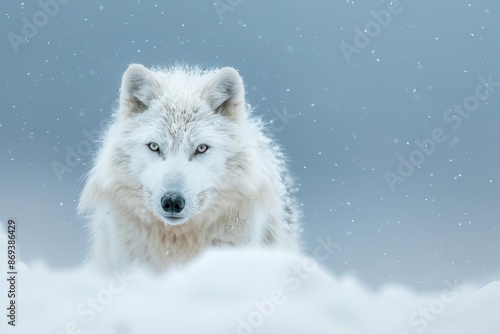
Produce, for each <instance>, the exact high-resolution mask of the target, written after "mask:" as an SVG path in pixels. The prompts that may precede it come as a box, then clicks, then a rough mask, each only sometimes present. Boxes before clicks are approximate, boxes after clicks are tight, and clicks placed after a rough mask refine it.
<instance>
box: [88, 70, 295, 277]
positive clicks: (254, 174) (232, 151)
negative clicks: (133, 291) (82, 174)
mask: <svg viewBox="0 0 500 334" xmlns="http://www.w3.org/2000/svg"><path fill="white" fill-rule="evenodd" d="M293 192H294V190H293V186H292V184H291V181H290V177H289V175H288V173H287V170H286V168H285V163H284V157H283V154H282V152H281V151H280V150H279V148H278V146H277V145H276V144H275V143H274V142H273V141H272V140H270V139H269V138H268V137H267V136H266V135H265V134H264V132H263V125H262V122H261V121H260V120H259V119H256V118H255V117H253V116H252V115H251V109H250V106H249V105H248V104H246V103H245V97H244V87H243V82H242V79H241V77H240V75H239V74H238V72H237V71H236V70H235V69H233V68H228V67H226V68H222V69H215V70H209V71H203V70H201V69H199V68H189V67H183V66H175V67H173V68H171V69H160V68H158V69H151V70H150V69H147V68H145V67H144V66H142V65H138V64H132V65H130V66H129V67H128V69H127V70H126V72H125V74H124V75H123V78H122V84H121V91H120V99H119V107H118V109H117V111H116V112H115V115H114V119H113V122H112V124H111V126H110V127H109V129H108V130H107V133H106V135H105V137H104V139H103V143H102V147H101V148H100V150H99V152H98V154H97V156H96V160H95V164H94V167H93V168H92V170H91V171H90V173H89V175H88V179H87V181H86V184H85V187H84V189H83V191H82V195H81V198H80V203H79V211H80V212H81V213H83V212H88V213H91V215H92V224H91V228H92V234H93V242H94V249H93V252H94V254H93V256H94V258H95V259H96V260H97V261H98V262H100V264H101V265H104V266H105V267H106V268H108V269H111V268H117V267H123V266H126V265H128V264H130V263H132V262H134V263H139V264H144V265H146V266H148V267H150V268H152V269H153V270H156V271H160V270H163V269H165V268H167V267H168V266H170V265H172V264H181V263H184V262H186V261H187V260H189V259H191V258H193V257H194V256H196V255H197V254H199V253H200V252H201V251H202V250H204V249H205V248H207V247H211V246H240V245H262V246H265V247H266V246H267V247H284V248H287V249H291V250H299V249H300V242H299V234H300V231H299V230H300V227H299V218H300V210H299V209H298V207H297V204H296V203H295V200H294V198H293Z"/></svg>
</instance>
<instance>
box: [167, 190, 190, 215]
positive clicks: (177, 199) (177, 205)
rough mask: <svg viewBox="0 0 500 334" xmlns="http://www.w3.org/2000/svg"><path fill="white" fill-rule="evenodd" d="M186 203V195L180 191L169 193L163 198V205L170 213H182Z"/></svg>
mask: <svg viewBox="0 0 500 334" xmlns="http://www.w3.org/2000/svg"><path fill="white" fill-rule="evenodd" d="M185 203H186V201H185V200H184V197H182V196H181V195H180V194H178V193H167V194H165V195H164V196H163V197H162V198H161V207H162V209H163V211H165V212H166V213H169V214H176V213H181V212H182V210H183V209H184V204H185Z"/></svg>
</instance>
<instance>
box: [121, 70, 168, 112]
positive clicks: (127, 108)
mask: <svg viewBox="0 0 500 334" xmlns="http://www.w3.org/2000/svg"><path fill="white" fill-rule="evenodd" d="M160 92H161V89H160V84H159V83H158V81H157V80H156V78H155V77H154V74H153V72H151V71H150V70H148V69H147V68H146V67H144V66H143V65H140V64H131V65H129V67H128V68H127V70H126V71H125V73H124V74H123V78H122V85H121V89H120V107H121V109H122V111H123V112H125V113H126V115H131V114H133V113H135V112H141V111H144V110H146V109H147V108H148V106H149V104H150V102H151V101H152V100H153V99H155V98H157V97H158V96H159V94H160Z"/></svg>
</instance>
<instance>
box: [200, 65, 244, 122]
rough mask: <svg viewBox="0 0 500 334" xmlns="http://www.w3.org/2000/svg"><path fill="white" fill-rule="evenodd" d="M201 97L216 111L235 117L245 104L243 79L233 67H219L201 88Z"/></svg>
mask: <svg viewBox="0 0 500 334" xmlns="http://www.w3.org/2000/svg"><path fill="white" fill-rule="evenodd" d="M201 97H202V98H203V99H204V100H205V101H207V102H208V104H209V105H210V107H212V109H213V110H215V111H216V112H218V113H220V114H221V115H224V116H228V117H231V118H233V119H236V118H237V117H238V112H239V111H240V109H241V108H242V107H243V106H244V104H245V88H244V87H243V80H241V77H240V75H239V74H238V72H237V71H236V70H235V69H234V68H232V67H224V68H221V69H220V70H218V71H217V72H215V74H214V75H213V77H212V78H211V79H210V81H209V82H208V83H207V84H206V86H205V87H204V88H203V89H202V92H201Z"/></svg>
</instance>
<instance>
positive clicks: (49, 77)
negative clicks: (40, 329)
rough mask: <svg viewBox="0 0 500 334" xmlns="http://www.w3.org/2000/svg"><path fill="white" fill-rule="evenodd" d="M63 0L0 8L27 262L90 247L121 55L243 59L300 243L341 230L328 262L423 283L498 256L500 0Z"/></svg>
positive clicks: (11, 157)
mask: <svg viewBox="0 0 500 334" xmlns="http://www.w3.org/2000/svg"><path fill="white" fill-rule="evenodd" d="M59 1H60V2H57V4H58V5H57V6H54V5H53V4H54V2H52V1H46V2H44V0H42V2H41V3H42V4H43V3H47V4H50V5H41V4H40V3H38V2H36V1H32V2H22V1H8V2H5V3H3V4H2V7H1V9H0V14H1V19H0V28H1V29H0V33H1V34H2V37H3V39H2V44H1V48H0V67H1V73H2V76H1V77H0V87H1V88H2V90H1V93H0V96H1V100H2V105H3V111H2V113H1V114H0V139H1V141H0V161H1V164H0V175H1V178H0V196H1V200H0V214H1V215H0V219H1V220H3V221H5V220H6V219H7V218H8V217H15V218H16V219H17V220H18V225H19V240H20V241H19V242H20V249H21V256H22V257H24V258H25V259H26V260H28V262H30V261H33V260H35V259H43V260H44V261H45V262H48V263H50V264H52V265H54V266H69V265H76V264H78V263H81V262H82V261H83V260H84V259H85V254H86V252H87V244H86V239H87V232H86V230H85V223H86V220H85V219H84V218H81V217H77V215H76V213H75V206H76V202H77V199H78V196H79V193H80V191H81V189H82V186H83V180H82V176H83V175H84V173H85V172H87V171H88V170H89V168H90V162H91V157H90V156H89V155H87V151H88V150H89V149H91V150H95V148H96V147H97V146H96V144H95V143H92V144H90V141H88V137H92V134H93V133H94V132H95V131H96V130H98V129H99V127H100V125H99V123H100V122H101V121H102V120H105V119H108V118H109V115H110V113H111V110H112V108H113V106H114V103H115V100H116V98H117V96H118V88H119V84H120V79H121V75H122V73H123V71H124V70H125V69H126V67H127V65H128V64H130V63H134V62H135V63H142V64H145V65H146V66H152V65H157V64H165V65H168V64H172V63H175V62H184V63H187V64H200V65H204V66H209V67H211V66H218V67H222V66H233V67H235V68H237V69H238V70H239V71H240V74H241V75H242V76H243V78H244V81H245V83H246V89H247V99H248V102H250V103H251V104H252V105H253V106H255V107H256V113H257V114H259V115H262V116H263V118H264V119H265V120H267V121H274V123H273V124H274V126H273V127H272V130H273V131H274V135H275V137H276V138H277V139H278V141H279V142H280V143H281V145H282V146H283V147H284V148H285V150H286V152H287V154H288V156H289V158H290V168H291V170H292V173H293V175H294V176H295V177H296V179H297V182H298V183H299V184H300V189H301V190H300V193H299V196H300V202H301V203H302V204H303V209H304V213H305V219H304V239H305V241H306V246H307V249H308V250H309V251H311V250H312V249H314V247H315V245H316V242H317V241H316V239H317V238H318V237H322V238H326V237H327V236H330V238H331V239H332V240H334V241H335V242H337V243H339V244H340V249H338V250H336V251H335V253H334V255H335V256H333V257H332V258H331V260H329V262H328V263H325V265H326V266H328V267H329V268H331V270H332V271H333V272H335V273H337V274H342V273H345V272H352V273H355V274H356V275H357V276H359V277H360V279H361V280H362V281H364V282H366V283H367V284H369V285H370V286H372V287H379V286H381V285H382V284H384V283H387V282H398V283H403V284H406V285H409V286H411V287H414V288H416V289H423V290H425V289H441V288H442V287H443V284H444V283H443V281H444V280H445V279H454V278H455V277H459V279H460V280H462V281H472V282H476V283H478V284H480V283H484V282H488V281H490V280H492V279H493V278H494V277H498V274H500V265H499V263H500V249H499V248H500V230H499V229H500V225H499V217H500V206H499V203H500V193H499V191H500V166H499V163H500V157H499V155H498V154H497V151H498V149H497V145H498V143H499V141H500V132H499V131H498V128H499V125H500V114H499V112H500V86H498V84H496V82H500V43H499V41H498V33H499V31H500V3H498V1H494V0H476V1H464V0H443V1H438V2H432V1H410V0H401V1H399V4H398V3H397V2H395V3H393V4H392V5H391V4H390V3H389V2H388V1H368V0H363V1H355V2H352V1H316V2H310V1H305V0H303V1H284V0H283V1H272V2H269V1H248V0H241V1H238V0H232V1H229V0H221V1H216V3H217V6H218V7H216V6H214V2H213V1H190V2H187V1H186V2H181V1H169V2H166V1H165V2H160V1H147V0H144V1H129V2H124V1H82V0H71V1H68V0H65V1H63V0H59ZM63 3H66V4H63ZM371 11H375V13H378V14H373V13H371ZM381 11H383V12H381ZM386 13H391V17H390V18H389V17H388V15H386ZM36 25H38V27H37V26H36ZM33 27H34V28H35V29H33ZM355 27H359V28H360V29H355ZM363 29H367V30H368V31H367V32H366V33H365V35H364V36H363V35H361V33H360V31H361V30H363ZM25 37H26V38H25ZM25 41H29V42H28V43H24V42H25ZM342 43H343V44H342ZM342 49H343V50H344V51H342ZM346 50H347V51H346ZM349 50H350V51H349ZM346 55H347V56H346ZM479 76H482V78H484V79H485V80H487V81H488V80H490V81H491V83H490V84H489V85H487V86H484V83H483V80H482V79H478V78H479ZM488 77H489V79H488ZM487 92H488V93H489V95H488V94H487ZM478 97H480V98H478ZM464 103H465V104H466V108H468V109H470V110H472V111H471V112H468V111H467V110H466V109H465V108H464V109H462V111H459V110H458V109H454V110H453V111H448V109H449V108H450V107H451V106H452V105H454V104H457V105H459V104H464ZM476 104H477V105H476ZM285 112H286V113H288V117H285V116H284V114H285ZM459 122H460V123H459ZM440 129H441V130H440ZM89 133H90V134H89ZM433 134H434V137H435V140H440V141H442V142H441V143H438V144H436V145H434V146H433V148H432V149H433V150H434V152H433V154H431V155H427V154H425V152H424V153H419V152H423V151H424V150H425V147H424V148H419V147H418V146H417V144H416V143H415V141H425V140H427V139H429V138H432V137H433ZM68 147H69V150H70V151H71V150H75V151H76V152H77V153H78V151H79V152H80V153H81V159H80V160H73V159H72V158H70V160H69V163H68V161H66V159H67V155H68ZM427 149H428V150H429V149H431V148H430V147H429V146H428V147H427ZM417 151H418V152H417ZM82 152H83V153H82ZM399 156H401V158H398V157H399ZM410 158H412V159H413V163H414V164H419V167H412V168H414V170H412V169H409V170H404V167H403V170H401V172H402V173H403V174H404V176H403V177H402V176H399V177H402V179H404V182H403V183H400V184H399V183H398V184H395V186H394V189H391V187H390V186H389V185H388V182H387V180H386V178H385V177H384V175H387V174H386V172H391V173H394V174H392V175H393V176H394V175H398V166H399V165H400V164H401V161H402V160H404V161H409V160H411V159H410ZM54 163H59V164H61V165H65V166H67V167H66V168H68V172H66V173H65V174H63V175H62V176H61V175H60V176H59V177H58V176H57V174H56V173H55V171H54V169H53V166H54ZM403 164H406V163H403ZM408 164H411V163H410V162H408ZM406 168H407V169H408V166H406ZM69 170H71V171H70V172H69ZM405 173H406V174H405ZM400 180H401V179H400Z"/></svg>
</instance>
